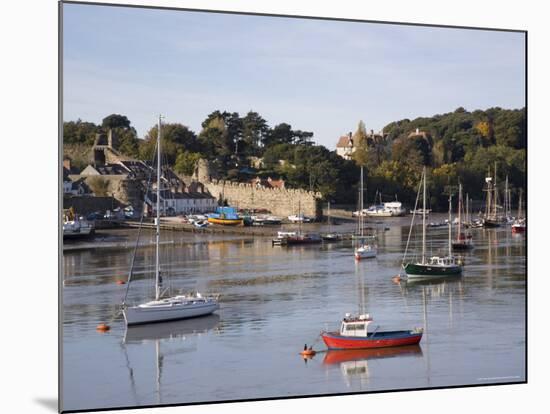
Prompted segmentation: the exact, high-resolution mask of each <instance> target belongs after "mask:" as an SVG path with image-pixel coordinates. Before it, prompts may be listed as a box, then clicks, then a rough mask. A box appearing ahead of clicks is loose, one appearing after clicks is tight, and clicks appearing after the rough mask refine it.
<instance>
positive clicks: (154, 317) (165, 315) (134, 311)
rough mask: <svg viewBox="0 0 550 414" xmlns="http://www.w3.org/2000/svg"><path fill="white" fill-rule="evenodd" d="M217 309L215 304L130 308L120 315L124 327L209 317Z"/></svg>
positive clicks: (218, 306) (217, 306)
mask: <svg viewBox="0 0 550 414" xmlns="http://www.w3.org/2000/svg"><path fill="white" fill-rule="evenodd" d="M219 308H220V305H219V304H218V303H217V302H211V303H201V304H191V305H183V306H177V305H174V306H169V305H168V306H163V307H155V308H146V307H140V306H132V307H126V308H124V309H123V312H122V313H123V314H124V319H125V320H126V325H128V326H131V325H142V324H146V323H158V322H166V321H175V320H178V319H189V318H196V317H199V316H205V315H210V314H211V313H213V312H215V311H216V310H218V309H219Z"/></svg>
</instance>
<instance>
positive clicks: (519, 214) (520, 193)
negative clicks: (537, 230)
mask: <svg viewBox="0 0 550 414" xmlns="http://www.w3.org/2000/svg"><path fill="white" fill-rule="evenodd" d="M522 198H523V188H520V189H519V206H518V220H520V219H521V199H522Z"/></svg>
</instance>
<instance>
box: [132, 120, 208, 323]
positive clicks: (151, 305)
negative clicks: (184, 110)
mask: <svg viewBox="0 0 550 414" xmlns="http://www.w3.org/2000/svg"><path fill="white" fill-rule="evenodd" d="M161 125H162V124H161V118H160V117H159V122H158V138H157V139H158V141H157V142H158V143H157V203H156V218H155V227H156V237H155V246H156V254H155V298H154V299H153V300H151V301H148V302H145V303H142V304H138V305H133V306H130V305H128V304H127V303H126V299H127V297H128V292H129V288H130V284H131V282H132V276H133V267H134V261H135V257H136V251H137V246H138V244H139V233H138V236H137V239H136V247H135V249H134V256H133V257H132V261H131V263H132V264H131V266H130V274H129V275H128V284H127V286H126V293H125V295H124V299H123V301H122V313H123V315H124V320H125V321H126V325H127V326H130V325H139V324H146V323H153V322H155V323H156V322H166V321H172V320H177V319H187V318H194V317H198V316H203V315H210V314H211V313H213V312H215V311H216V310H218V309H219V303H218V298H217V297H214V296H203V295H201V294H200V293H198V292H197V293H194V294H188V295H176V296H164V293H165V292H163V291H161V288H162V280H161V271H160V201H159V200H160V197H159V196H158V194H159V193H160V191H161V174H162V173H161V165H160V164H161V161H160V160H162V157H161V142H162V140H161V133H162V127H161ZM141 224H142V223H141V222H140V232H141ZM168 290H169V289H168Z"/></svg>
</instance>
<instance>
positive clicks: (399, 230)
mask: <svg viewBox="0 0 550 414" xmlns="http://www.w3.org/2000/svg"><path fill="white" fill-rule="evenodd" d="M409 220H410V219H409V218H407V217H405V218H401V219H388V220H385V221H384V223H385V225H387V226H388V227H389V229H388V230H384V227H385V226H382V227H381V228H380V230H379V231H378V232H377V236H378V237H377V241H376V243H377V245H378V257H377V258H375V259H369V260H364V261H361V262H355V260H354V258H353V250H352V245H351V241H347V242H338V243H330V244H322V245H310V246H294V247H281V246H272V245H271V239H270V238H265V237H256V238H252V237H247V236H236V235H235V236H231V235H205V234H192V233H185V232H165V233H163V235H162V237H163V241H164V242H165V243H163V244H162V246H161V249H162V258H163V263H164V264H163V266H162V271H163V274H165V275H170V276H169V277H168V276H166V277H165V278H164V285H165V286H166V287H171V288H172V289H173V290H174V291H178V290H179V289H183V290H185V291H189V290H198V291H200V292H212V293H219V294H220V295H221V296H220V306H221V308H220V310H219V311H217V312H216V313H215V314H214V315H212V316H208V317H203V318H197V319H192V320H187V321H179V322H170V323H164V324H157V325H152V326H141V327H136V328H130V329H128V330H127V329H126V326H125V324H124V320H123V317H122V315H121V314H119V315H118V316H116V317H115V318H114V319H113V317H114V316H115V315H116V314H117V311H118V308H119V306H120V303H121V301H122V298H123V296H124V293H125V290H126V288H127V285H119V284H117V283H116V281H117V280H119V279H122V280H125V279H126V277H127V274H128V269H129V266H130V260H131V254H132V250H131V249H127V248H114V247H111V248H96V249H82V250H74V251H67V252H65V254H64V257H63V265H64V271H65V274H64V275H63V299H62V305H63V325H62V326H63V329H62V353H63V354H62V357H63V362H62V379H63V382H62V387H63V409H65V410H78V409H90V408H99V407H101V408H112V407H125V406H126V407H127V406H139V405H154V404H175V403H194V402H204V401H227V400H242V399H256V398H271V397H285V396H300V395H319V394H334V393H348V392H358V391H378V390H388V389H414V388H425V387H442V386H456V385H467V384H475V385H478V384H492V383H500V382H502V383H509V382H522V381H524V380H525V367H526V361H525V349H526V343H525V338H526V331H525V329H526V326H525V319H526V318H525V309H526V268H525V267H526V257H525V255H526V240H525V236H523V235H513V234H511V232H510V228H509V227H501V228H496V229H475V230H472V234H473V240H474V243H475V249H474V250H472V251H471V252H468V253H465V254H464V256H465V262H466V265H465V268H464V274H463V276H462V277H461V278H459V279H454V280H453V279H452V280H441V281H438V282H435V281H432V282H430V283H421V282H416V283H412V282H409V283H407V282H406V281H401V282H398V283H397V282H396V281H393V280H392V278H393V277H394V276H395V275H396V274H397V273H399V271H400V264H401V260H402V256H403V252H404V249H405V244H406V241H407V236H408V231H409V226H408V224H409ZM307 226H308V230H309V229H312V230H313V229H316V230H318V229H322V228H323V227H322V226H320V225H316V224H313V225H307ZM287 227H289V226H287ZM352 228H353V224H351V223H350V224H343V225H339V226H334V228H333V230H336V231H342V232H343V231H349V230H351V229H352ZM419 230H420V229H419V228H417V229H416V230H415V231H414V233H413V242H414V244H415V246H419V245H420V240H419V237H418V236H419ZM275 232H276V229H274V233H275ZM136 235H137V231H136V230H116V231H114V230H113V231H104V232H102V233H99V234H98V237H97V238H96V241H95V242H94V243H96V244H97V245H99V246H100V245H101V244H102V243H106V242H111V241H115V242H116V241H122V242H128V243H131V242H132V241H133V240H135V237H136ZM143 240H144V241H152V240H153V234H152V233H151V232H150V231H149V230H147V231H145V232H144V236H143ZM428 240H429V241H428V243H427V248H428V252H430V253H431V252H433V253H434V254H435V253H437V252H441V251H442V250H445V249H446V246H447V229H446V228H445V227H442V228H434V229H428ZM70 243H71V244H72V245H73V246H74V245H75V243H74V242H70ZM77 243H78V242H77ZM87 243H89V242H87ZM68 244H69V243H67V245H68ZM76 245H77V244H76ZM154 260H155V248H154V246H153V247H143V248H140V249H139V250H138V254H137V257H136V265H135V269H136V271H135V277H136V279H135V280H134V281H133V282H132V283H131V284H130V289H129V302H134V303H135V302H141V301H145V300H149V299H150V298H151V295H152V294H153V281H152V273H153V269H154ZM362 309H363V310H365V311H366V312H368V313H370V314H371V316H372V317H373V318H374V322H373V325H375V326H376V325H380V328H381V329H384V330H385V329H388V330H391V329H409V328H413V327H415V326H419V327H424V329H425V334H424V336H423V338H422V341H421V342H420V345H419V346H414V347H403V348H394V349H385V350H381V351H380V350H379V351H373V350H369V351H358V352H355V353H352V354H349V353H345V352H344V353H342V352H341V351H330V352H320V353H318V354H317V355H315V356H314V357H313V358H312V359H309V360H304V359H303V358H302V357H301V356H300V355H299V352H300V351H301V350H302V348H303V346H304V344H305V343H307V344H308V345H313V346H314V348H315V349H316V350H319V351H323V350H325V346H324V344H323V343H322V341H320V340H317V339H318V335H319V332H320V331H321V330H323V329H327V328H328V329H334V330H336V329H338V326H339V322H340V320H341V318H342V316H343V315H344V314H345V313H346V312H352V313H356V312H358V311H360V310H362ZM101 322H108V323H109V325H110V326H111V330H110V331H109V332H106V333H103V334H102V333H98V332H96V329H95V328H96V326H97V325H98V323H101ZM316 340H317V341H316ZM315 341H316V342H315Z"/></svg>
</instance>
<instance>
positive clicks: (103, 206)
mask: <svg viewBox="0 0 550 414" xmlns="http://www.w3.org/2000/svg"><path fill="white" fill-rule="evenodd" d="M119 206H120V204H119V203H118V201H117V200H115V199H114V198H112V197H91V196H70V197H66V196H65V197H63V209H69V208H71V207H72V208H73V209H74V210H75V211H76V214H78V215H79V216H87V215H88V214H90V213H93V212H95V211H100V212H102V213H104V212H105V211H107V210H113V209H114V208H116V207H119Z"/></svg>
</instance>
